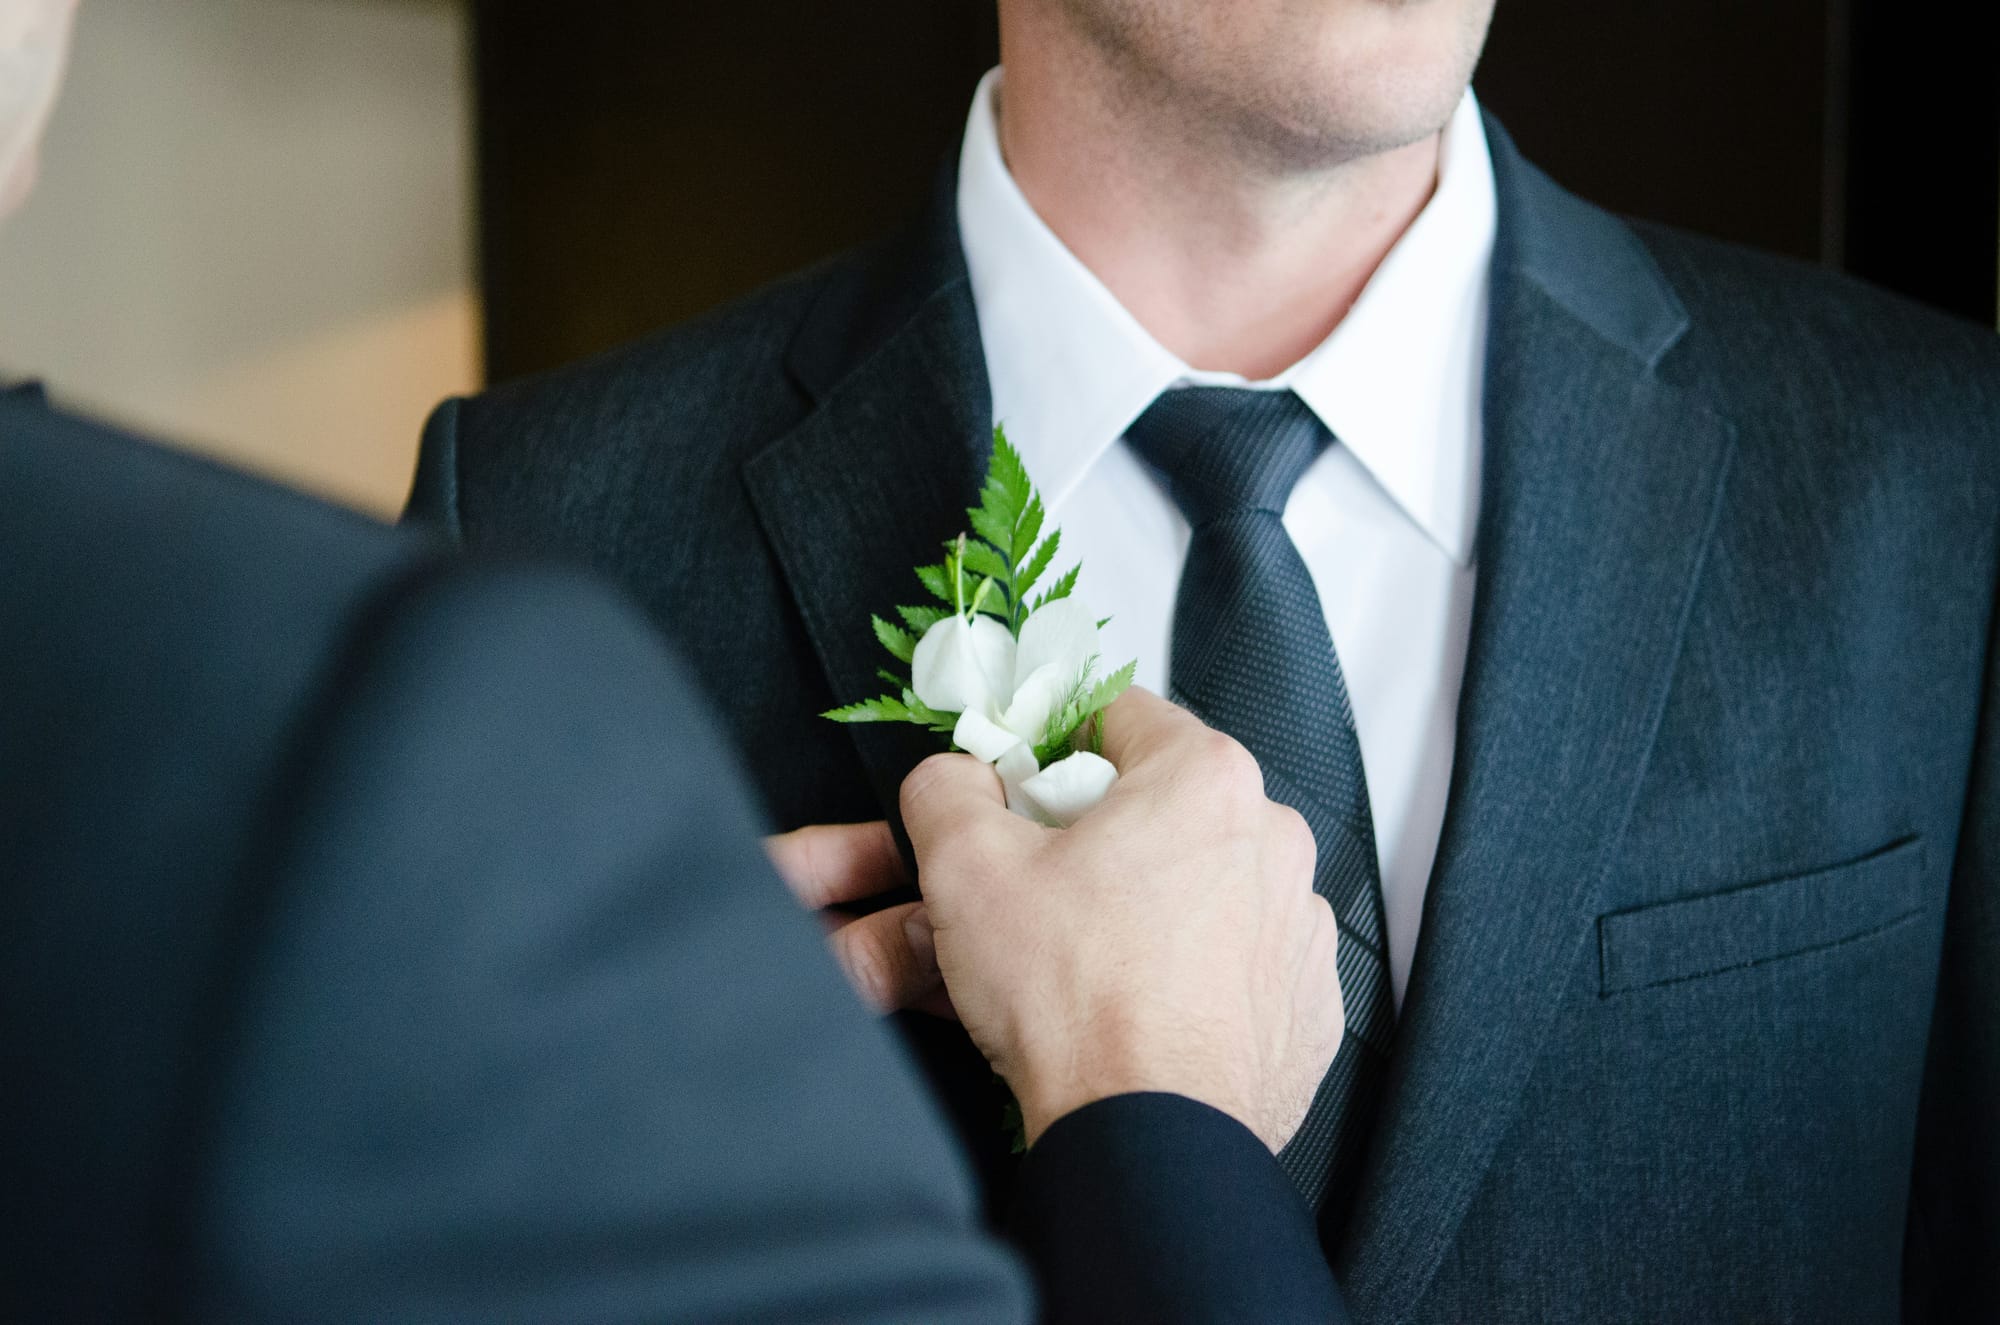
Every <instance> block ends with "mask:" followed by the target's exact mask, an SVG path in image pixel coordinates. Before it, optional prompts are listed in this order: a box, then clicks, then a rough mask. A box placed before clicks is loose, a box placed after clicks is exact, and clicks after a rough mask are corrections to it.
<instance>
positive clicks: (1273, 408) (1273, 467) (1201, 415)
mask: <svg viewBox="0 0 2000 1325" xmlns="http://www.w3.org/2000/svg"><path fill="white" fill-rule="evenodd" d="M1125 440H1126V442H1127V443H1129V444H1130V445H1131V447H1132V449H1133V450H1134V451H1136V452H1138V454H1139V456H1140V458H1141V459H1143V460H1145V461H1146V462H1147V463H1148V464H1150V465H1152V466H1153V467H1154V468H1156V469H1158V470H1159V471H1160V472H1161V473H1162V474H1164V475H1166V477H1167V480H1168V482H1169V483H1170V484H1171V485H1172V490H1173V497H1174V502H1175V503H1176V504H1177V505H1178V506H1179V507H1180V508H1181V513H1182V514H1183V515H1185V516H1187V519H1188V523H1189V524H1190V525H1194V526H1196V527H1197V528H1198V527H1200V526H1202V525H1204V524H1207V523H1209V522H1210V521H1213V520H1219V519H1221V518H1223V517H1224V516H1228V515H1236V514H1241V513H1242V512H1245V511H1269V512H1271V513H1272V514H1273V515H1283V514H1284V513H1285V503H1286V501H1288V500H1289V499H1290V497H1291V495H1292V489H1293V488H1294V487H1296V486H1297V485H1298V481H1299V479H1300V477H1301V476H1303V475H1304V474H1305V472H1306V470H1307V469H1308V468H1310V467H1311V465H1312V462H1313V461H1314V460H1315V459H1316V458H1317V457H1318V456H1319V453H1320V452H1321V451H1322V450H1324V449H1325V448H1326V445H1327V443H1329V442H1330V441H1332V440H1333V437H1332V434H1330V433H1328V432H1327V430H1326V425H1325V424H1323V423H1321V422H1320V421H1319V417H1318V416H1317V415H1315V414H1314V413H1313V412H1312V410H1311V409H1309V408H1308V407H1307V406H1306V403H1305V402H1304V401H1303V400H1300V399H1299V398H1298V396H1297V395H1296V394H1294V393H1293V392H1290V391H1253V390H1249V389H1247V388H1244V387H1215V386H1197V387H1180V388H1177V389H1175V390H1172V391H1166V392H1162V393H1161V395H1160V398H1159V399H1158V400H1155V401H1154V402H1153V403H1152V405H1151V406H1149V407H1148V408H1147V410H1146V412H1145V413H1144V414H1142V415H1140V416H1139V421H1138V422H1137V423H1135V424H1133V425H1132V427H1131V430H1130V431H1129V432H1127V433H1126V434H1125Z"/></svg>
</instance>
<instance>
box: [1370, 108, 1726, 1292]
mask: <svg viewBox="0 0 2000 1325" xmlns="http://www.w3.org/2000/svg"><path fill="white" fill-rule="evenodd" d="M1488 132H1489V134H1490V135H1491V138H1492V142H1493V154H1494V167H1495V172H1496V175H1497V177H1498V181H1499V184H1500V199H1501V234H1500V243H1499V248H1498V252H1497V254H1496V258H1495V266H1494V282H1493V312H1492V320H1491V325H1490V345H1489V350H1488V365H1487V397H1486V400H1487V403H1486V468H1485V475H1486V477H1485V484H1486V487H1485V493H1484V502H1483V506H1482V513H1481V530H1480V542H1479V587H1478V596H1477V601H1476V606H1475V609H1474V618H1473V629H1472V640H1471V647H1470V653H1469V655H1468V658H1467V666H1466V679H1465V685H1464V689H1463V693H1462V695H1461V700H1460V709H1459V734H1458V746H1457V758H1456V762H1455V767H1454V770H1453V775H1452V788H1451V796H1450V802H1449V810H1448V812H1447V816H1446V822H1445V826H1444V832H1443V837H1442V840H1441V842H1440V844H1439V849H1438V858H1437V864H1436V867H1435V869H1434V871H1433V875H1432V879H1431V884H1430V888H1429V891H1428V894H1427V896H1426V899H1425V905H1424V919H1423V929H1422V934H1421V937H1420V939H1419V945H1418V949H1417V956H1416V961H1415V966H1414V969H1413V970H1412V972H1411V980H1410V986H1409V990H1408V993H1407V996H1406V999H1405V1004H1404V1009H1403V1015H1402V1020H1401V1023H1400V1025H1399V1027H1398V1039H1397V1046H1396V1053H1395V1060H1394V1064H1393V1067H1392V1069H1391V1075H1390V1081H1389V1084H1388V1087H1387V1090H1386V1095H1385V1098H1384V1101H1383V1104H1382V1107H1381V1111H1380V1113H1379V1114H1378V1123H1377V1127H1378V1132H1377V1135H1376V1137H1375V1139H1374V1142H1373V1145H1372V1149H1371V1152H1370V1155H1369V1160H1368V1164H1367V1168H1366V1172H1365V1176H1364V1180H1363V1184H1362V1188H1361V1191H1360V1196H1359V1200H1358V1203H1357V1207H1356V1209H1355V1212H1354V1215H1353V1217H1352V1219H1351V1220H1350V1223H1349V1225H1348V1228H1347V1230H1346V1237H1345V1238H1344V1239H1343V1241H1342V1243H1341V1245H1340V1246H1339V1247H1338V1249H1337V1253H1336V1258H1335V1259H1336V1268H1337V1269H1338V1270H1339V1272H1340V1278H1341V1282H1342V1284H1343V1286H1344V1287H1345V1289H1346V1291H1347V1292H1348V1294H1349V1296H1350V1297H1351V1299H1352V1301H1353V1304H1354V1306H1355V1308H1356V1314H1357V1315H1358V1316H1359V1317H1361V1318H1363V1319H1378V1318H1379V1319H1382V1320H1398V1319H1402V1318H1404V1317H1405V1316H1406V1315H1407V1314H1408V1313H1409V1312H1410V1311H1412V1310H1414V1308H1415V1307H1416V1305H1417V1303H1418V1301H1419V1300H1420V1299H1421V1297H1422V1295H1423V1292H1424V1289H1425V1287H1426V1286H1427V1285H1428V1284H1429V1282H1430V1279H1431V1276H1432V1274H1433V1273H1434V1272H1435V1270H1436V1268H1437V1266H1438V1263H1439V1261H1440V1260H1441V1258H1442V1257H1443V1255H1444V1253H1445V1251H1446V1249H1447V1247H1448V1246H1449V1244H1450V1241H1451V1239H1452V1237H1453V1235H1454V1232H1455V1230H1456V1228H1457V1226H1458V1223H1459V1220H1460V1219H1461V1217H1462V1216H1463V1215H1464V1213H1465V1210H1466V1208H1467V1206H1468V1205H1469V1204H1470V1203H1471V1200H1472V1198H1473V1195H1474V1193H1475V1191H1476V1189H1477V1186H1478V1183H1479V1181H1480V1177H1481V1175H1482V1174H1483V1173H1484V1172H1485V1170H1486V1167H1487V1164H1488V1163H1489V1161H1490V1160H1491V1158H1492V1155H1493V1151H1494V1148H1495V1146H1496V1145H1497V1143H1498V1142H1499V1140H1500V1138H1501V1136H1502V1135H1503V1134H1504V1133H1505V1131H1506V1129H1507V1128H1508V1126H1509V1124H1510V1123H1511V1121H1512V1120H1513V1117H1514V1113H1515V1106H1516V1104H1517V1101H1518V1097H1519V1095H1520V1093H1521V1089H1522V1087H1523V1085H1524V1083H1525V1081H1526V1079H1527V1075H1528V1072H1529V1070H1530V1069H1531V1068H1532V1066H1533V1065H1534V1063H1535V1060H1536V1057H1537V1053H1538V1050H1539V1047H1540V1044H1541V1041H1542V1039H1543V1036H1544V1032H1545V1031H1546V1029H1547V1027H1548V1025H1549V1023H1550V1020H1551V1018H1552V1016H1553V1014H1554V1011H1555V1009H1556V1006H1557V1004H1558V1002H1559V1001H1560V1000H1561V998H1562V996H1563V994H1564V985H1565V982H1566V979H1567V977H1568V975H1569V974H1570V972H1571V971H1572V970H1573V969H1574V968H1575V955H1576V948H1577V945H1578V944H1579V943H1581V942H1583V941H1585V940H1586V939H1587V937H1588V936H1589V934H1590V933H1591V931H1592V925H1591V921H1592V917H1593V916H1594V914H1595V912H1594V910H1593V901H1594V896H1595V891H1596V888H1597V885H1598V882H1599V880H1600V878H1601V876H1602V874H1603V872H1604V871H1605V870H1606V868H1607V867H1608V864H1609V861H1610V859H1611V856H1612V853H1613V850H1614V848H1615V846H1616V845H1617V842H1618V840H1619V836H1620V834H1621V832H1622V830H1623V827H1624V824H1625V821H1626V818H1627V815H1628V812H1629V809H1630V807H1631V805H1632V802H1633V797H1634V794H1635V791H1636V789H1637V787H1638V784H1639V781H1640V777H1641V775H1642V773H1643V772H1644V770H1645V767H1646V762H1647V758H1648V754H1649V752H1650V749H1651V746H1652V741H1653V736H1654V732H1655V728H1656V725H1657V723H1658V721H1659V715H1660V712H1661V709H1662V707H1663V704H1664V701H1665V697H1666V694H1667V689H1668V684H1669V681H1670V678H1671V675H1672V672H1673V665H1674V660H1675V657H1676V655H1677V652H1678V648H1679V642H1680V637H1681V633H1682V629H1683V625H1684V622H1685V618H1686V614H1687V610H1688V604H1689V602H1690V600H1691V598H1692V594H1693V589H1694V586H1695V583H1696V580H1697V578H1698V576H1699V574H1700V570H1701V566H1702V562H1703V559H1704V555H1705V551H1706V548H1707V545H1708V542H1709V537H1710V533H1711V530H1712V527H1713V525H1714V522H1715V519H1716V513H1717V511H1718V509H1719V506H1720V496H1721V492H1722V483H1723V479H1724V475H1725V473H1726V471H1727V468H1728V462H1729V457H1730V454H1731V451H1732V446H1733V434H1732V432H1731V429H1730V427H1729V425H1728V424H1727V422H1726V421H1724V420H1722V419H1720V418H1718V417H1717V416H1715V415H1714V414H1712V413H1710V412H1709V411H1708V410H1707V409H1705V408H1704V407H1703V406H1702V404H1701V403H1700V402H1699V401H1698V400H1696V399H1693V398H1691V397H1690V395H1689V394H1688V393H1686V392H1685V391H1683V390H1681V389H1680V388H1678V387H1676V386H1674V385H1671V384H1669V383H1667V382H1665V381H1663V380H1661V379H1660V377H1658V376H1657V375H1656V373H1655V369H1656V367H1657V366H1658V364H1659V362H1660V360H1661V358H1662V356H1664V355H1665V354H1666V352H1667V350H1668V349H1669V348H1670V347H1671V346H1672V345H1673V343H1674V342H1675V341H1676V340H1677V339H1678V338H1679V337H1680V335H1681V334H1682V332H1683V331H1684V330H1685V327H1686V315H1685V313H1684V311H1683V310H1682V308H1681V306H1680V303H1679V301H1678V300H1677V299H1676V298H1675V296H1674V295H1673V293H1672V291H1671V289H1670V288H1669V287H1668V286H1667V285H1666V283H1665V280H1664V278H1663V277H1662V276H1661V275H1660V273H1659V271H1658V270H1657V268H1656V267H1655V266H1654V264H1653V263H1652V260H1651V258H1650V256H1649V255H1648V254H1647V253H1646V251H1645V249H1644V247H1643V246H1642V245H1641V244H1640V243H1639V241H1638V239H1637V237H1636V236H1635V235H1634V234H1633V233H1632V232H1631V230H1630V229H1629V228H1627V227H1626V226H1625V225H1623V224H1622V223H1620V222H1618V221H1616V220H1613V219H1612V218H1611V217H1609V216H1607V215H1605V214H1604V213H1602V212H1599V211H1597V210H1596V209H1594V208H1590V207H1587V206H1585V205H1584V204H1582V203H1580V202H1578V201H1577V200H1576V199H1574V198H1572V197H1570V196H1569V195H1567V194H1565V193H1563V192H1562V191H1561V190H1560V189H1558V188H1557V187H1556V186H1555V185H1554V184H1552V183H1551V182H1549V181H1548V180H1547V179H1546V178H1545V177H1543V176H1542V175H1540V173H1539V172H1537V171H1535V170H1534V168H1533V167H1531V166H1529V165H1527V164H1526V163H1525V162H1523V161H1522V160H1521V158H1520V157H1519V155H1518V154H1517V153H1516V152H1515V150H1514V149H1513V147H1512V144H1511V143H1510V142H1509V141H1508V140H1507V138H1506V135H1505V134H1504V133H1503V132H1501V130H1500V129H1499V126H1498V125H1497V124H1492V123H1489V125H1488Z"/></svg>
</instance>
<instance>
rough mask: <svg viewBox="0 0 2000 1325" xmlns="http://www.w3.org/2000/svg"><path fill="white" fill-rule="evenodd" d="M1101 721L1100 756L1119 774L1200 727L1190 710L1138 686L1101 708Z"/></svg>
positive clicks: (1199, 721)
mask: <svg viewBox="0 0 2000 1325" xmlns="http://www.w3.org/2000/svg"><path fill="white" fill-rule="evenodd" d="M1103 721H1104V757H1105V758H1106V759H1109V760H1110V761H1111V762H1112V763H1113V764H1115V765H1116V766H1117V768H1118V771H1119V772H1120V773H1124V772H1125V771H1126V770H1127V768H1128V767H1129V766H1131V765H1135V764H1137V763H1139V762H1140V761H1141V760H1142V759H1143V758H1144V757H1145V756H1146V755H1147V754H1149V753H1152V752H1154V751H1157V750H1158V749H1159V748H1160V747H1161V746H1163V745H1165V744H1168V743H1170V742H1172V741H1173V740H1175V739H1176V738H1177V737H1184V736H1187V735H1188V734H1190V733H1191V732H1193V731H1197V730H1202V729H1203V728H1202V726H1201V720H1200V719H1199V718H1197V717H1195V716H1194V715H1193V714H1192V713H1189V712H1188V711H1187V710H1186V709H1184V708H1182V707H1180V706H1179V705H1178V704H1173V703H1170V702H1168V701H1167V700H1164V699H1162V698H1160V697H1159V696H1158V695H1156V694H1154V693H1153V692H1152V691H1150V690H1146V689H1142V688H1141V687H1139V686H1133V687H1132V688H1131V689H1129V690H1127V691H1126V692H1125V693H1124V694H1122V695H1120V696H1119V697H1118V699H1117V702H1116V703H1114V704H1112V706H1111V707H1110V708H1108V709H1106V710H1104V718H1103Z"/></svg>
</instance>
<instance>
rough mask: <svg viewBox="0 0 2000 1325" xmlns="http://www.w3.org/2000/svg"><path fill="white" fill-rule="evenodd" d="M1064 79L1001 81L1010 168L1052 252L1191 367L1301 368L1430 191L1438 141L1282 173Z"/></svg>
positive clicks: (1046, 73) (1072, 77)
mask: <svg viewBox="0 0 2000 1325" xmlns="http://www.w3.org/2000/svg"><path fill="white" fill-rule="evenodd" d="M1062 65H1063V61H1061V60H1036V61H1032V62H1023V63H1021V64H1020V65H1019V66H1018V68H1017V67H1016V66H1015V65H1009V66H1008V68H1007V75H1006V81H1005V83H1004V85H1003V87H1002V90H1001V95H1000V107H999V122H1000V135H1001V144H1002V149H1003V151H1004V152H1005V154H1006V158H1007V165H1008V168H1009V170H1010V171H1011V172H1012V174H1013V176H1014V179H1015V181H1016V182H1017V183H1018V184H1019V186H1020V188H1021V191H1022V193H1023V194H1024V195H1025V196H1026V198H1027V199H1028V202H1029V203H1030V204H1031V205H1032V206H1033V207H1034V209H1035V211H1036V212H1037V213H1038V214H1039V215H1040V216H1041V218H1042V220H1043V221H1044V222H1045V223H1046V224H1047V225H1048V226H1049V228H1050V229H1051V230H1053V231H1054V232H1055V234H1056V235H1057V237H1058V238H1060V239H1061V240H1062V241H1063V243H1064V244H1065V245H1066V246H1067V247H1068V248H1069V250H1070V251H1071V252H1072V253H1074V254H1075V255H1076V256H1077V258H1078V259H1079V260H1080V261H1081V262H1082V263H1083V264H1084V265H1085V266H1086V267H1088V268H1090V270H1091V271H1092V272H1093V273H1094V274H1095V275H1096V276H1097V278H1098V279H1099V280H1101V281H1102V282H1104V284H1105V286H1106V288H1108V289H1109V290H1110V291H1111V293H1112V294H1113V295H1114V296H1115V297H1116V298H1117V299H1118V301H1119V302H1120V303H1121V304H1123V305H1124V306H1125V308H1126V310H1127V311H1129V312H1130V313H1131V314H1132V316H1133V317H1134V318H1136V319H1137V320H1138V322H1139V324H1140V325H1141V326H1143V327H1145V328H1146V330H1147V331H1148V332H1149V333H1151V334H1152V336H1153V337H1154V339H1156V340H1158V341H1159V342H1160V343H1161V344H1162V345H1164V346H1165V347H1166V348H1167V349H1169V350H1171V351H1172V352H1173V353H1174V354H1175V355H1177V356H1178V357H1179V358H1180V359H1181V360H1182V361H1183V362H1184V363H1186V364H1187V365H1188V366H1189V367H1191V368H1195V369H1201V370H1206V371H1214V372H1231V373H1237V374H1240V375H1242V376H1244V377H1247V378H1250V379H1252V380H1260V379H1264V378H1269V377H1274V376H1276V375H1277V374H1279V373H1281V372H1283V371H1284V370H1285V369H1286V368H1289V367H1290V366H1291V365H1292V364H1294V363H1296V362H1298V361H1299V360H1300V359H1302V358H1304V357H1305V356H1306V355H1307V354H1308V353H1310V352H1311V351H1312V349H1313V348H1314V347H1315V346H1317V345H1318V344H1319V343H1320V342H1321V341H1323V340H1325V339H1326V337H1327V336H1328V335H1329V334H1331V333H1332V331H1333V329H1334V328H1335V327H1336V326H1338V325H1339V324H1340V322H1341V319H1342V318H1344V317H1345V316H1346V315H1347V311H1348V309H1349V308H1351V307H1352V306H1353V304H1354V301H1355V300H1356V299H1357V298H1359V297H1360V294H1361V291H1362V288H1363V287H1364V286H1366V285H1367V283H1368V279H1369V277H1370V276H1372V275H1373V274H1374V272H1375V269H1376V268H1377V267H1378V266H1380V265H1381V262H1382V260H1383V258H1384V257H1386V256H1387V255H1388V253H1389V250H1390V249H1392V248H1393V247H1395V244H1396V241H1397V240H1398V239H1400V238H1401V237H1402V234H1403V232H1404V231H1405V230H1407V229H1408V228H1409V226H1410V223H1411V222H1412V221H1414V220H1415V219H1416V217H1417V215H1418V213H1420V212H1421V211H1422V210H1423V209H1424V205H1425V203H1427V202H1428V201H1429V200H1430V197H1431V194H1432V193H1433V192H1434V191H1435V189H1436V186H1437V173H1438V154H1439V142H1440V135H1437V134H1433V135H1431V136H1430V137H1428V138H1425V139H1422V140H1420V141H1418V142H1416V143H1412V144H1410V145H1409V146H1406V147H1401V148H1396V149H1394V150H1391V151H1387V152H1382V153H1377V154H1374V155H1367V156H1358V157H1355V158H1352V159H1349V160H1345V161H1342V162H1340V163H1338V164H1334V165H1330V166H1318V167H1313V168H1299V167H1289V166H1283V165H1278V164H1274V163H1273V162H1271V161H1269V160H1267V159H1260V158H1259V156H1258V154H1257V153H1255V152H1253V151H1242V150H1231V146H1230V145H1229V144H1227V143H1223V142H1218V141H1217V139H1215V138H1214V137H1204V136H1203V135H1201V134H1200V133H1199V132H1190V131H1189V129H1188V126H1187V125H1185V124H1182V123H1175V122H1173V121H1172V119H1171V117H1164V116H1160V115H1157V114H1150V113H1148V111H1147V108H1145V107H1143V106H1141V105H1138V104H1135V103H1133V102H1131V101H1129V100H1128V101H1125V102H1124V103H1123V104H1121V101H1120V98H1119V97H1118V96H1117V95H1116V94H1115V93H1107V91H1106V89H1107V86H1108V84H1107V80H1106V78H1105V76H1104V71H1103V70H1102V69H1095V70H1086V69H1068V68H1064V67H1062Z"/></svg>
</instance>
